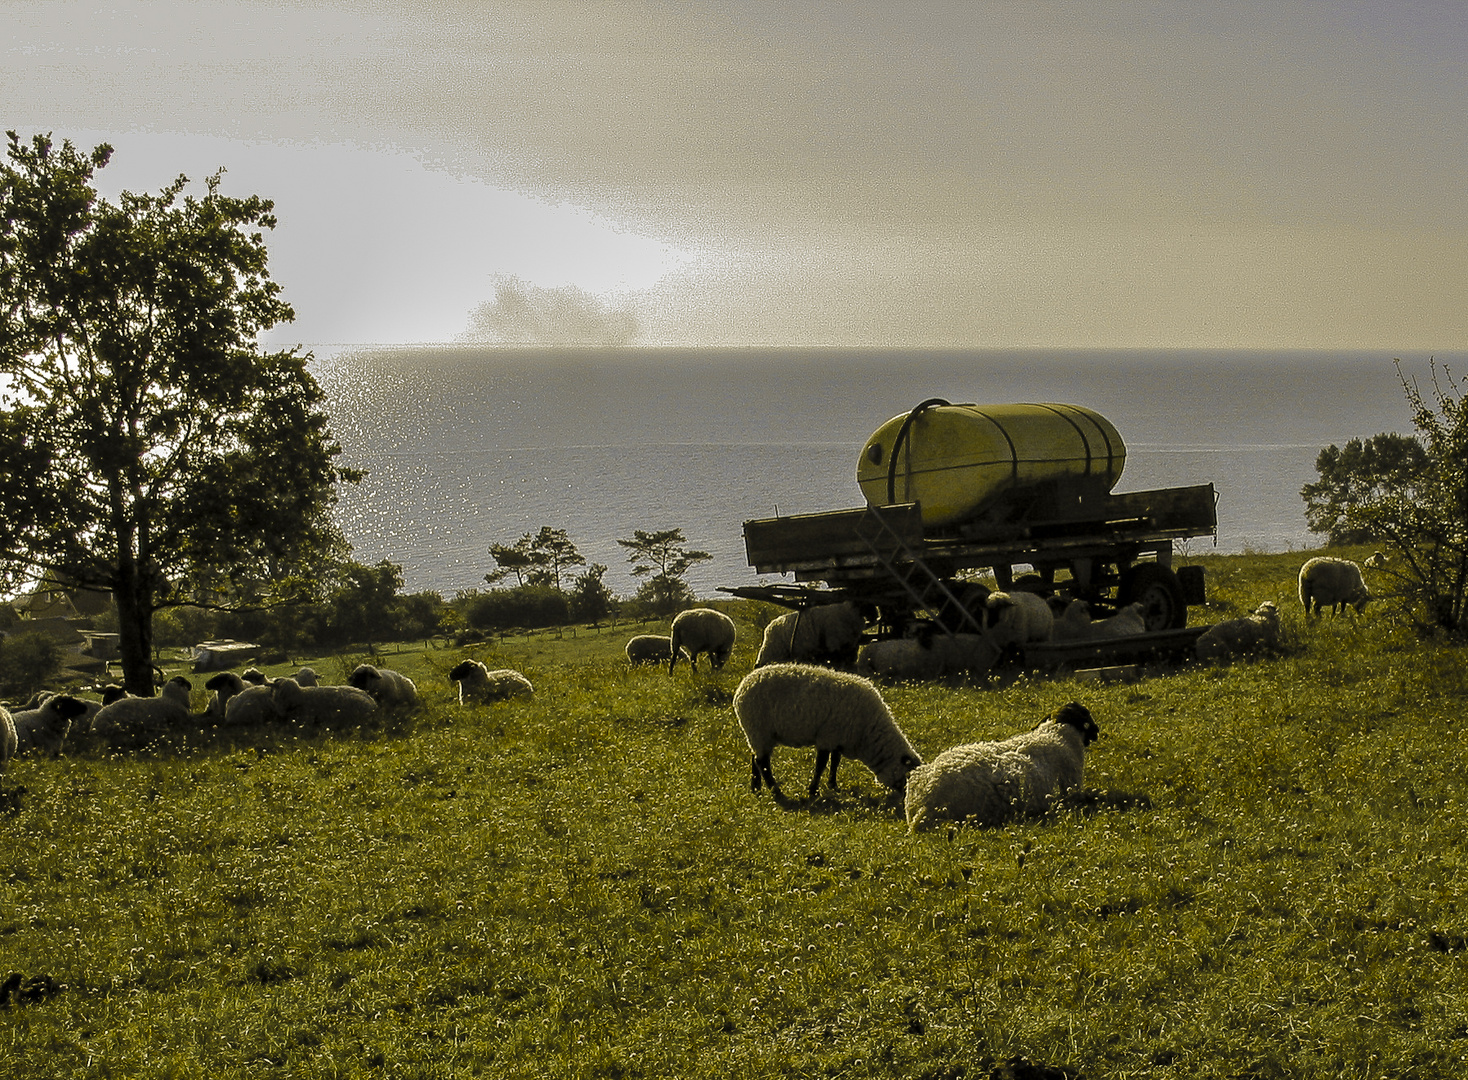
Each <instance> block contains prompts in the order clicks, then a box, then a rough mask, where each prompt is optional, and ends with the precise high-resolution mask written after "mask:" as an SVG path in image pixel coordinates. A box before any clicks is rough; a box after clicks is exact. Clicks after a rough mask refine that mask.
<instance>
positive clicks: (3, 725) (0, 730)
mask: <svg viewBox="0 0 1468 1080" xmlns="http://www.w3.org/2000/svg"><path fill="white" fill-rule="evenodd" d="M19 744H20V739H19V737H18V736H17V735H16V733H15V718H14V717H12V716H11V715H10V710H9V709H7V708H6V707H5V706H4V705H0V780H3V779H4V778H5V770H6V769H7V768H8V767H9V765H10V759H11V758H13V757H14V756H15V749H16V747H17V746H18V745H19Z"/></svg>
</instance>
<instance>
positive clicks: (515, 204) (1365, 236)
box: [0, 0, 1468, 351]
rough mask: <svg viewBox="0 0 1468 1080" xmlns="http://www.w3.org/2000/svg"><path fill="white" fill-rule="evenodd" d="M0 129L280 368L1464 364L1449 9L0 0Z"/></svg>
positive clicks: (972, 1)
mask: <svg viewBox="0 0 1468 1080" xmlns="http://www.w3.org/2000/svg"><path fill="white" fill-rule="evenodd" d="M0 126H3V127H4V128H5V129H8V130H15V131H17V132H18V133H19V134H20V135H21V136H22V137H23V138H28V137H29V136H30V135H32V134H34V133H37V132H49V133H51V134H52V136H53V137H54V138H55V139H57V140H58V141H59V140H61V139H63V138H65V139H70V140H71V141H73V142H74V143H76V144H77V145H79V146H82V147H86V148H89V147H90V146H91V145H95V144H96V143H98V142H104V141H105V142H108V143H111V144H112V145H113V147H114V151H115V152H114V156H113V159H112V163H111V164H110V165H109V166H108V167H107V168H106V169H105V170H103V171H102V172H101V173H99V175H98V186H99V188H101V189H102V191H103V192H104V193H105V194H107V195H108V196H109V197H115V195H116V193H117V192H120V191H121V190H123V189H124V188H125V189H128V190H135V191H140V190H151V191H156V190H158V189H159V188H161V187H163V186H164V185H165V184H166V183H167V182H168V181H170V180H171V179H172V178H173V177H174V176H176V175H178V174H179V173H184V174H186V175H188V176H189V177H190V178H191V179H193V180H195V181H199V182H202V180H203V179H204V178H205V177H207V176H208V175H210V174H211V173H213V172H214V171H215V170H217V169H219V168H223V169H225V170H226V171H225V176H224V181H223V190H224V191H225V192H226V193H227V194H234V195H248V194H259V195H262V196H265V197H268V198H271V199H273V200H274V201H275V204H276V213H277V217H278V219H279V224H278V226H277V228H276V229H275V230H274V232H273V233H272V234H270V236H269V238H268V243H269V247H270V252H271V271H272V275H273V276H274V277H275V279H276V280H277V281H279V282H280V283H281V284H282V286H283V287H284V292H285V296H286V299H287V300H289V301H290V302H291V303H292V305H293V306H294V308H295V310H296V320H295V322H294V323H292V324H290V325H289V326H287V327H282V328H278V329H277V330H275V331H272V333H271V335H270V338H269V339H268V340H269V341H270V343H271V344H288V343H296V342H300V343H304V344H307V345H329V344H332V345H340V344H400V343H401V344H408V343H429V342H453V341H470V342H485V343H507V344H508V343H530V344H561V343H588V344H596V343H633V344H645V345H694V346H699V345H705V346H709V345H735V346H739V345H750V346H776V345H800V346H820V345H832V346H858V345H860V346H873V345H877V346H880V345H892V346H905V347H922V346H931V347H1067V348H1073V347H1081V348H1088V347H1097V348H1263V349H1284V348H1305V349H1354V348H1371V349H1386V350H1398V351H1409V350H1410V351H1424V350H1425V351H1430V350H1433V349H1439V350H1445V351H1446V350H1462V349H1465V348H1468V302H1465V301H1468V199H1465V197H1464V190H1465V187H1464V177H1465V176H1468V4H1464V3H1461V2H1460V0H1443V2H1437V3H1427V2H1415V0H1319V2H1312V0H1293V2H1280V0H1257V2H1254V0H1239V2H1231V0H1214V2H1208V3H1203V2H1201V0H1200V2H1196V3H1193V2H1175V3H1162V2H1147V0H1133V2H1121V0H1087V2H1086V3H1083V4H1078V3H1074V2H1072V0H1056V2H1053V3H1051V2H1039V0H1034V2H1021V0H1015V2H1004V0H988V2H979V0H960V2H951V3H945V2H933V3H921V2H912V3H893V2H892V0H872V2H860V0H851V2H820V0H810V2H803V3H794V2H790V0H786V2H770V0H763V2H762V0H745V2H741V0H717V2H710V3H701V2H690V0H668V2H661V0H644V2H634V0H625V2H620V0H609V2H605V3H598V2H595V0H587V2H570V0H529V2H524V3H518V2H494V0H491V2H484V3H481V2H468V0H411V2H397V0H325V2H316V3H301V2H296V0H266V2H246V3H223V2H218V0H187V2H139V0H108V2H106V3H97V2H81V0H22V2H16V0H0Z"/></svg>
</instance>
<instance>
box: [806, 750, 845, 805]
mask: <svg viewBox="0 0 1468 1080" xmlns="http://www.w3.org/2000/svg"><path fill="white" fill-rule="evenodd" d="M827 761H829V762H830V763H831V780H830V787H831V790H832V791H835V790H836V766H837V765H839V764H841V751H840V750H819V749H818V750H817V751H816V774H815V776H813V777H811V781H810V797H811V798H812V799H814V798H815V797H816V792H817V791H819V790H820V787H821V773H822V772H824V771H825V768H826V762H827Z"/></svg>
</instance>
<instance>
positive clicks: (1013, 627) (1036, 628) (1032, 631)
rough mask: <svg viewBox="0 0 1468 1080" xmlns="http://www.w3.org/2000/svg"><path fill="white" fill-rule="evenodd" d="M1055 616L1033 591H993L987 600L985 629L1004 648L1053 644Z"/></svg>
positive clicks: (1041, 598) (1043, 599) (985, 604)
mask: <svg viewBox="0 0 1468 1080" xmlns="http://www.w3.org/2000/svg"><path fill="white" fill-rule="evenodd" d="M1054 625H1055V614H1054V612H1052V611H1051V610H1050V605H1049V604H1047V603H1046V602H1045V598H1044V597H1043V596H1037V595H1035V594H1034V593H1032V592H1025V591H1024V590H1022V589H1020V590H1016V591H1014V592H992V593H990V594H989V595H988V597H987V598H986V599H985V600H984V629H985V631H986V632H987V633H988V634H989V636H990V637H991V638H993V639H994V643H995V644H996V645H998V646H999V647H1000V648H1001V649H1004V648H1008V647H1009V646H1011V645H1017V646H1024V645H1028V644H1030V643H1031V642H1036V641H1049V640H1050V636H1051V634H1052V632H1053V630H1054Z"/></svg>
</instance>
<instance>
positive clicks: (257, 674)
mask: <svg viewBox="0 0 1468 1080" xmlns="http://www.w3.org/2000/svg"><path fill="white" fill-rule="evenodd" d="M240 678H242V679H244V680H245V682H247V683H253V684H254V685H256V686H264V685H265V684H266V683H267V682H269V681H270V680H269V679H267V678H266V677H265V672H263V671H261V670H260V669H259V668H246V669H245V670H244V671H242V672H240Z"/></svg>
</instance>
